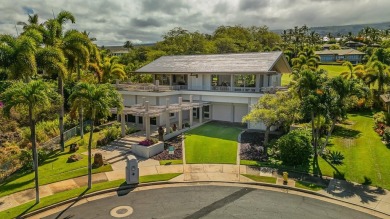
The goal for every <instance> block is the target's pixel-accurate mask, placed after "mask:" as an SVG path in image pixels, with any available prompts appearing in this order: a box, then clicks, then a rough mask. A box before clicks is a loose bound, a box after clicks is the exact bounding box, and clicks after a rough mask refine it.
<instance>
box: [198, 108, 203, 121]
mask: <svg viewBox="0 0 390 219" xmlns="http://www.w3.org/2000/svg"><path fill="white" fill-rule="evenodd" d="M199 123H203V105H201V106H200V107H199Z"/></svg>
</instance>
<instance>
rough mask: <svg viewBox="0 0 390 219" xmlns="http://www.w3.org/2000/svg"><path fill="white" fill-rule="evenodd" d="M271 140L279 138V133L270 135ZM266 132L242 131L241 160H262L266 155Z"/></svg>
mask: <svg viewBox="0 0 390 219" xmlns="http://www.w3.org/2000/svg"><path fill="white" fill-rule="evenodd" d="M269 138H270V141H271V140H273V139H276V138H277V135H270V136H269ZM263 142H264V133H261V132H253V131H245V132H243V133H241V147H240V158H241V160H255V161H261V160H262V157H263V156H264V152H263V150H264V147H263Z"/></svg>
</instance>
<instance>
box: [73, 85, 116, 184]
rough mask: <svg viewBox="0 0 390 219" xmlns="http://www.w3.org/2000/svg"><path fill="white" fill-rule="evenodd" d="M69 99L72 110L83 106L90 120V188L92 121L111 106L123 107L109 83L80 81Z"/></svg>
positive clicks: (89, 177) (90, 182) (89, 180)
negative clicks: (97, 83)
mask: <svg viewBox="0 0 390 219" xmlns="http://www.w3.org/2000/svg"><path fill="white" fill-rule="evenodd" d="M69 101H70V103H71V106H72V108H73V109H74V110H77V109H78V108H79V107H80V106H83V109H84V110H85V112H86V115H87V117H89V119H91V121H92V123H91V131H90V133H89V141H88V188H89V189H90V188H91V187H92V163H91V159H92V152H91V148H92V134H93V129H94V127H93V126H94V121H95V120H96V119H101V118H105V117H107V116H108V115H109V114H110V109H111V108H113V107H117V108H118V110H121V109H122V108H123V101H122V98H121V95H120V94H119V93H118V91H117V90H116V89H115V88H114V87H112V86H111V85H110V84H99V85H96V84H88V83H84V82H80V83H78V84H77V85H76V86H75V87H74V90H73V92H72V94H71V95H70V97H69ZM98 117H99V118H98Z"/></svg>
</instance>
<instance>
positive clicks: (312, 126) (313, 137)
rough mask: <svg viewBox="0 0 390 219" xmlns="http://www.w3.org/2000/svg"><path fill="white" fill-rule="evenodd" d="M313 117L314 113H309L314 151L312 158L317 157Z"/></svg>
mask: <svg viewBox="0 0 390 219" xmlns="http://www.w3.org/2000/svg"><path fill="white" fill-rule="evenodd" d="M314 119H315V115H314V111H312V112H311V132H312V137H311V138H312V144H313V149H314V156H315V157H317V137H316V126H315V121H314Z"/></svg>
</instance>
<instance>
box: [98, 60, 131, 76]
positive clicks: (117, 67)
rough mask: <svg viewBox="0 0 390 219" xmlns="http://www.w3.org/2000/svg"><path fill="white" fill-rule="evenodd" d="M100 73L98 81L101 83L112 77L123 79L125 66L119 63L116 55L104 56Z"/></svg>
mask: <svg viewBox="0 0 390 219" xmlns="http://www.w3.org/2000/svg"><path fill="white" fill-rule="evenodd" d="M102 70H103V71H102V75H101V76H100V77H99V81H100V82H102V83H110V82H112V80H114V79H119V80H123V79H125V78H126V72H125V66H124V65H122V64H120V63H119V58H118V57H117V56H112V57H106V58H104V62H103V67H102Z"/></svg>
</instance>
